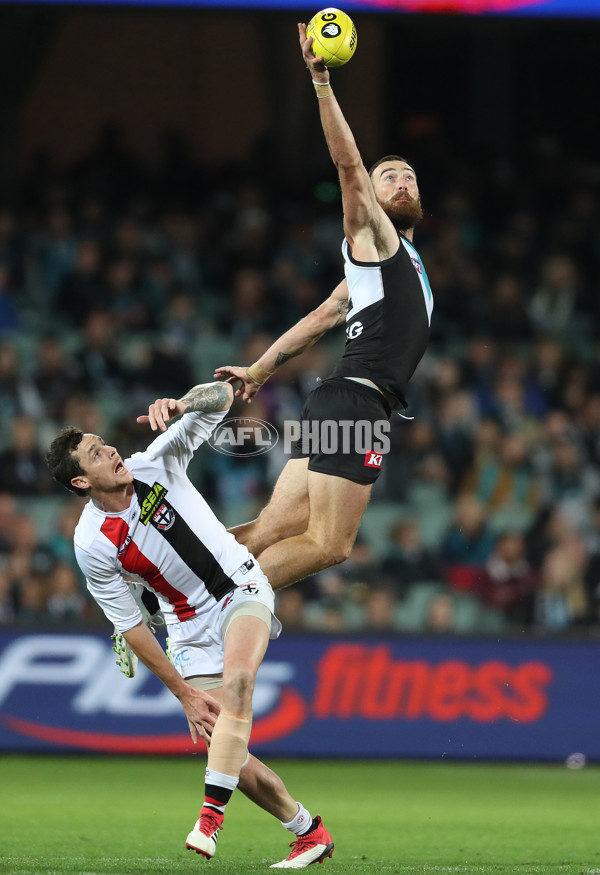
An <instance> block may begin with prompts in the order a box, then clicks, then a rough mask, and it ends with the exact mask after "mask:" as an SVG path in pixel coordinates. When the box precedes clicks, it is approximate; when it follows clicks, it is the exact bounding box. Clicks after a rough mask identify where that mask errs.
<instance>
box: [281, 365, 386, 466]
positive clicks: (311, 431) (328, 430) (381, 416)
mask: <svg viewBox="0 0 600 875" xmlns="http://www.w3.org/2000/svg"><path fill="white" fill-rule="evenodd" d="M391 413H392V411H391V409H390V406H389V404H388V403H387V401H386V400H385V398H384V397H383V395H382V394H381V392H378V391H377V389H374V388H372V387H371V386H366V385H364V383H357V382H356V381H355V380H348V379H346V378H345V377H332V378H331V379H329V380H325V382H323V383H321V385H320V386H318V387H317V388H316V389H314V390H313V391H312V392H311V393H310V395H309V396H308V398H307V399H306V404H305V405H304V408H303V410H302V414H301V417H300V429H301V434H300V435H299V437H298V438H297V440H295V441H294V443H293V444H292V458H293V459H306V458H307V457H308V458H309V459H310V461H309V463H308V469H309V471H318V472H319V473H321V474H333V475H334V476H336V477H344V478H345V479H346V480H353V481H354V482H355V483H374V482H375V481H376V480H377V478H378V477H379V473H380V471H381V463H382V461H383V458H384V456H385V455H386V454H387V452H388V451H389V446H390V441H389V431H390V416H391Z"/></svg>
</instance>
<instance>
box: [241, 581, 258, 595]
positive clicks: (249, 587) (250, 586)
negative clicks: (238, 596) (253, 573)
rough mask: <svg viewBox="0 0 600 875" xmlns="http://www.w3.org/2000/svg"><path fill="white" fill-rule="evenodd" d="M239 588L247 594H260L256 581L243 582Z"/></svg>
mask: <svg viewBox="0 0 600 875" xmlns="http://www.w3.org/2000/svg"><path fill="white" fill-rule="evenodd" d="M239 588H240V589H241V591H242V592H243V593H245V594H246V595H258V587H257V585H256V584H255V583H243V584H242V585H241V586H240V587H239Z"/></svg>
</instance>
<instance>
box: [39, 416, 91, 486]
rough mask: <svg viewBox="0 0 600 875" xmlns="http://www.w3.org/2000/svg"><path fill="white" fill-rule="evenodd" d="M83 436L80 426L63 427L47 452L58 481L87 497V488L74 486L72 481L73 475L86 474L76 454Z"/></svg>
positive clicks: (48, 461)
mask: <svg viewBox="0 0 600 875" xmlns="http://www.w3.org/2000/svg"><path fill="white" fill-rule="evenodd" d="M82 438H83V432H82V430H81V429H80V428H75V426H74V425H68V426H67V427H66V428H63V429H62V431H60V432H59V433H58V434H57V435H56V437H55V438H54V440H53V441H52V443H51V444H50V447H49V449H48V452H47V453H46V464H47V465H48V468H49V469H50V473H51V474H52V476H53V477H54V479H55V480H56V482H57V483H60V484H61V486H64V487H65V489H68V490H69V492H74V493H75V495H82V496H84V497H85V496H86V495H87V494H88V491H87V489H80V487H79V486H73V484H72V483H71V480H72V479H73V477H79V476H80V475H81V474H85V471H84V470H83V468H82V467H81V465H80V464H79V459H78V458H77V456H75V455H74V453H75V450H76V449H77V447H78V446H79V444H80V443H81V439H82Z"/></svg>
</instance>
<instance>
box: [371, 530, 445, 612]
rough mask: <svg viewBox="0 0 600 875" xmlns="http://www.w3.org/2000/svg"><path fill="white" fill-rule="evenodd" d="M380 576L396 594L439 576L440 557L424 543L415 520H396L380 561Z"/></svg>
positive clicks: (440, 577) (440, 576) (438, 578)
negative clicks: (412, 585) (397, 521)
mask: <svg viewBox="0 0 600 875" xmlns="http://www.w3.org/2000/svg"><path fill="white" fill-rule="evenodd" d="M380 570H381V577H382V578H383V579H384V580H385V581H386V582H387V583H388V585H389V586H393V588H394V590H395V591H396V593H397V594H398V595H401V594H402V593H403V592H404V591H405V590H406V588H407V587H409V586H410V585H411V584H413V583H420V582H422V581H429V580H441V579H442V567H441V562H440V559H439V557H438V556H437V555H436V554H435V553H434V552H433V551H431V550H428V549H427V548H425V547H424V546H423V541H422V536H421V531H420V528H419V526H418V524H417V523H416V522H415V521H414V520H404V521H402V522H399V523H396V524H395V525H394V526H393V527H392V529H391V531H390V535H389V546H388V549H387V551H386V552H385V553H384V555H383V558H382V561H381V566H380Z"/></svg>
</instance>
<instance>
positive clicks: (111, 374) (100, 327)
mask: <svg viewBox="0 0 600 875" xmlns="http://www.w3.org/2000/svg"><path fill="white" fill-rule="evenodd" d="M118 327H119V323H118V321H117V320H116V319H115V317H114V316H113V315H111V314H110V313H108V312H106V311H102V310H95V311H94V312H93V313H90V315H89V316H88V318H87V319H86V321H85V324H84V326H83V337H82V346H81V349H80V350H79V352H78V353H77V356H76V359H77V364H78V367H79V378H80V384H81V387H82V388H83V389H84V391H85V392H90V393H92V394H96V393H98V394H100V393H102V392H106V391H111V390H112V391H117V390H119V389H121V388H122V387H123V384H124V382H125V379H126V374H125V371H124V368H123V366H122V364H121V359H120V356H119V351H118V346H117V336H116V335H117V330H118Z"/></svg>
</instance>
